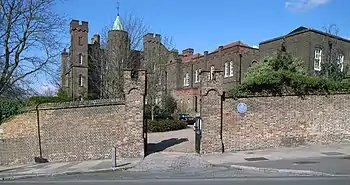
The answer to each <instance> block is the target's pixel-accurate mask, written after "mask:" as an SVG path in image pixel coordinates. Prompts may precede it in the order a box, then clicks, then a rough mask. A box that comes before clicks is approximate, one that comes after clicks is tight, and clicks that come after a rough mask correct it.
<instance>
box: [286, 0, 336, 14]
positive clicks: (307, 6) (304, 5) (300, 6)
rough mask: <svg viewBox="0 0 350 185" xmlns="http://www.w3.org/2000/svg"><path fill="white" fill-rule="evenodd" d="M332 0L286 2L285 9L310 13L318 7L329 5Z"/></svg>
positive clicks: (288, 0) (289, 0)
mask: <svg viewBox="0 0 350 185" xmlns="http://www.w3.org/2000/svg"><path fill="white" fill-rule="evenodd" d="M330 1H331V0H285V3H284V5H285V7H286V8H287V9H289V10H292V11H301V12H304V11H308V10H311V9H313V8H316V7H317V6H320V5H324V4H327V3H329V2H330Z"/></svg>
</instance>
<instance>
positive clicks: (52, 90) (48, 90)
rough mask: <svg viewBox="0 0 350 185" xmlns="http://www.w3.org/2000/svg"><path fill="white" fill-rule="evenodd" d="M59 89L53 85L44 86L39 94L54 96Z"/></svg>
mask: <svg viewBox="0 0 350 185" xmlns="http://www.w3.org/2000/svg"><path fill="white" fill-rule="evenodd" d="M57 90H58V89H57V87H55V86H54V85H52V84H43V85H42V86H41V87H40V89H39V94H41V95H44V96H54V95H56V93H57Z"/></svg>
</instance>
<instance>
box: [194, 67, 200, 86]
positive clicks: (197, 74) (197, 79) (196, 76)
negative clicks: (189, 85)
mask: <svg viewBox="0 0 350 185" xmlns="http://www.w3.org/2000/svg"><path fill="white" fill-rule="evenodd" d="M194 76H195V77H194V82H195V83H198V82H199V78H198V77H199V73H198V69H196V71H195V74H194Z"/></svg>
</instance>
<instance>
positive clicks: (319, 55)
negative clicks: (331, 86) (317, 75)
mask: <svg viewBox="0 0 350 185" xmlns="http://www.w3.org/2000/svg"><path fill="white" fill-rule="evenodd" d="M321 62H322V49H320V48H316V49H315V58H314V70H315V71H321Z"/></svg>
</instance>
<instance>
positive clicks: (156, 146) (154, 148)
mask: <svg viewBox="0 0 350 185" xmlns="http://www.w3.org/2000/svg"><path fill="white" fill-rule="evenodd" d="M186 141H188V139H187V138H181V139H178V138H171V139H166V140H163V141H161V142H159V143H148V144H147V155H149V154H151V153H155V152H160V151H163V150H165V149H166V148H169V147H171V146H174V145H177V144H180V143H183V142H186Z"/></svg>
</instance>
